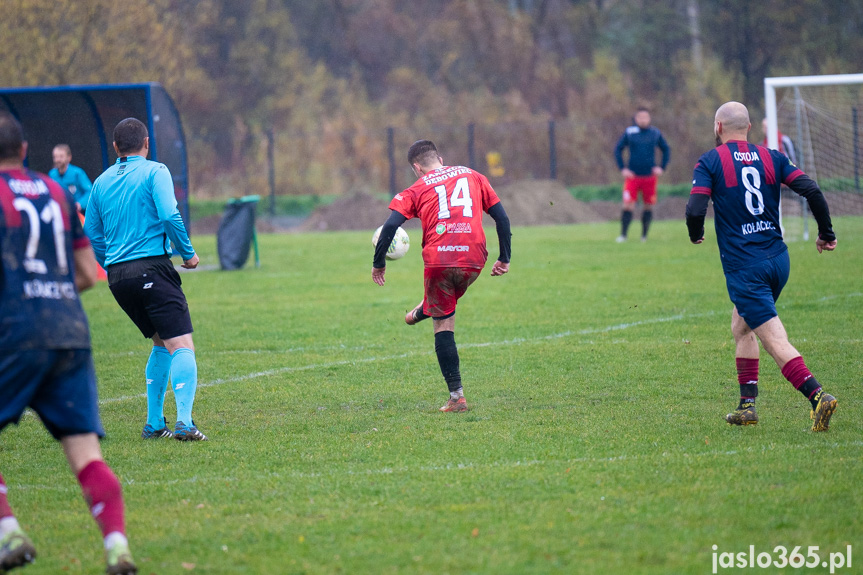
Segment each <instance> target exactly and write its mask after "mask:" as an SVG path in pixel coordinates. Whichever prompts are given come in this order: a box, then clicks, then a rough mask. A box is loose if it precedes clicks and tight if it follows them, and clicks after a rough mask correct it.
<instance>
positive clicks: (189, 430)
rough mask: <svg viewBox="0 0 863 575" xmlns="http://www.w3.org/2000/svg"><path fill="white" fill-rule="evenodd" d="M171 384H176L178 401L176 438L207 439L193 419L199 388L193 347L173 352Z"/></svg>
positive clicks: (182, 439)
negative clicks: (193, 408) (196, 393)
mask: <svg viewBox="0 0 863 575" xmlns="http://www.w3.org/2000/svg"><path fill="white" fill-rule="evenodd" d="M171 384H172V385H173V386H174V398H175V399H176V401H177V425H176V426H175V427H174V439H177V440H179V441H206V440H207V436H206V435H204V434H203V433H201V432H200V431H199V430H198V428H197V427H196V426H195V422H194V421H192V406H193V404H194V403H195V392H196V390H197V388H198V363H197V361H196V360H195V352H194V351H192V350H191V349H189V348H185V347H181V348H180V349H178V350H176V351H175V352H174V353H173V360H172V361H171Z"/></svg>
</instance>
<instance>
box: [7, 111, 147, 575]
mask: <svg viewBox="0 0 863 575" xmlns="http://www.w3.org/2000/svg"><path fill="white" fill-rule="evenodd" d="M26 155H27V143H26V142H24V141H23V134H22V131H21V126H20V125H19V124H18V122H17V121H16V120H15V119H14V118H13V117H12V116H11V115H10V114H8V113H6V112H0V252H2V267H0V292H2V298H0V326H2V328H0V429H3V428H5V427H6V426H7V425H9V424H10V423H17V422H18V421H19V420H20V419H21V415H22V414H23V412H24V410H25V409H26V408H27V407H30V408H32V409H33V410H34V411H35V412H36V413H38V414H39V418H40V419H41V420H42V423H43V424H44V425H45V427H46V428H47V429H48V431H49V432H50V433H51V435H53V436H54V438H55V439H58V440H59V441H60V442H61V444H62V445H63V451H64V452H65V453H66V458H67V460H68V462H69V466H70V467H71V468H72V471H73V472H74V473H75V475H76V476H77V477H78V481H79V482H80V484H81V488H82V491H83V493H84V498H85V499H86V500H87V504H88V505H89V507H90V509H91V511H92V514H93V517H94V518H95V519H96V522H97V523H98V524H99V527H100V528H101V530H102V534H103V536H104V542H105V549H106V555H107V562H108V569H107V572H108V573H109V574H114V575H117V574H131V573H135V572H136V569H135V565H134V563H133V562H132V558H131V555H130V554H129V544H128V541H127V540H126V535H125V519H124V512H123V495H122V493H121V489H120V483H119V481H118V480H117V477H116V476H115V475H114V473H113V472H112V471H111V469H110V468H109V467H108V466H107V465H106V464H105V462H104V461H103V459H102V452H101V450H100V448H99V437H101V436H103V435H104V431H103V430H102V423H101V421H100V419H99V407H98V398H97V395H96V374H95V371H94V369H93V360H92V358H91V354H90V331H89V328H88V326H87V317H86V316H85V315H84V310H83V308H82V307H81V301H80V300H79V299H78V291H79V290H84V289H87V288H89V287H92V286H93V284H94V283H95V281H96V260H95V258H94V257H93V252H92V250H91V249H90V242H89V241H88V240H87V238H86V237H85V236H84V232H83V230H82V229H81V222H80V221H79V220H78V215H77V213H76V211H75V208H74V205H75V204H74V200H73V198H72V195H71V194H70V193H69V192H68V191H66V190H64V189H63V188H62V187H60V185H59V184H57V183H56V182H54V181H53V180H51V179H50V178H48V176H45V175H43V174H39V173H37V172H33V171H30V170H26V169H24V158H25V157H26ZM7 493H8V488H7V486H6V484H5V482H4V480H3V477H2V476H0V573H5V572H6V571H7V570H9V569H13V568H15V567H20V566H21V565H24V564H26V563H28V562H30V561H32V560H33V558H34V557H35V555H36V551H35V549H34V547H33V544H32V542H31V541H30V539H29V538H28V537H27V535H26V534H24V532H23V531H22V530H21V527H20V526H19V525H18V521H17V519H16V518H15V516H14V515H13V513H12V509H11V508H10V506H9V501H8V499H7ZM45 527H48V528H50V526H45Z"/></svg>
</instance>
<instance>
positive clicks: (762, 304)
mask: <svg viewBox="0 0 863 575" xmlns="http://www.w3.org/2000/svg"><path fill="white" fill-rule="evenodd" d="M790 273H791V260H790V259H789V258H788V251H787V250H786V251H784V252H782V253H781V254H779V255H777V256H773V257H772V258H770V259H766V260H763V261H760V262H758V263H756V264H753V265H751V266H749V267H746V268H743V269H742V270H736V271H733V272H728V273H726V274H725V285H726V286H728V295H729V297H730V298H731V301H732V302H733V303H734V305H735V306H736V307H737V313H738V314H739V315H740V317H742V318H743V319H744V321H746V325H748V326H749V328H750V329H755V328H756V327H758V326H760V325H762V324H764V323H766V322H767V321H769V320H771V319H773V318H774V317H776V316H777V315H779V314H778V313H777V312H776V300H777V299H779V294H781V293H782V288H784V287H785V284H786V283H787V282H788V275H789V274H790Z"/></svg>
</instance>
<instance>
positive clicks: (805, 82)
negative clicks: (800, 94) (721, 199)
mask: <svg viewBox="0 0 863 575" xmlns="http://www.w3.org/2000/svg"><path fill="white" fill-rule="evenodd" d="M846 84H863V74H827V75H821V76H782V77H775V78H764V115H765V117H766V118H767V147H768V148H770V149H773V150H779V149H780V148H779V138H778V134H779V130H778V128H779V122H778V121H777V109H776V88H795V87H802V86H837V85H846ZM803 169H804V170H805V169H806V166H805V165H804V167H803ZM801 200H803V198H801ZM779 214H780V215H779V218H780V219H779V222H780V226H781V223H782V208H781V204H780V210H779ZM803 214H804V216H803V239H804V241H805V240H808V239H809V225H808V221H807V219H806V215H805V214H806V210H805V209H804V210H803ZM783 235H785V234H784V232H783Z"/></svg>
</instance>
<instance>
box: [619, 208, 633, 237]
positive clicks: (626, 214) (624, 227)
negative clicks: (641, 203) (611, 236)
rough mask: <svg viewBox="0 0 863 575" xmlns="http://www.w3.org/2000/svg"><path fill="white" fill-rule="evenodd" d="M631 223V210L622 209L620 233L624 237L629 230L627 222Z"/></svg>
mask: <svg viewBox="0 0 863 575" xmlns="http://www.w3.org/2000/svg"><path fill="white" fill-rule="evenodd" d="M631 223H632V210H623V213H622V214H621V215H620V235H622V236H623V237H626V234H627V232H628V231H629V224H631Z"/></svg>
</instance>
